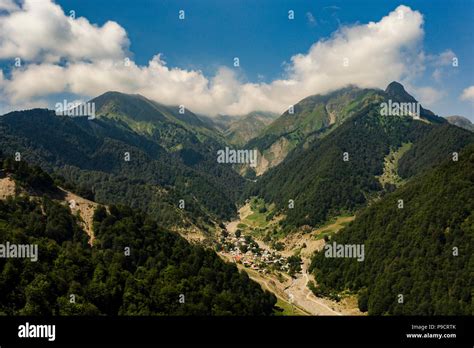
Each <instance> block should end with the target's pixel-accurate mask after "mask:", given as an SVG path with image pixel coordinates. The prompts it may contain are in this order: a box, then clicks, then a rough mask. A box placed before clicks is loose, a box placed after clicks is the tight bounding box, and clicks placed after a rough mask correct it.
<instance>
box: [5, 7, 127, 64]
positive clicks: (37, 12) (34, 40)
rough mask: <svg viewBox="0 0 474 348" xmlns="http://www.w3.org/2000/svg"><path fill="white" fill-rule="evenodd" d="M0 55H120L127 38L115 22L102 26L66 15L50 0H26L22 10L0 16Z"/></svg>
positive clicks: (70, 57)
mask: <svg viewBox="0 0 474 348" xmlns="http://www.w3.org/2000/svg"><path fill="white" fill-rule="evenodd" d="M0 33H1V34H0V59H8V58H15V57H20V58H22V60H27V61H41V62H58V61H59V60H60V59H61V58H65V59H67V60H68V61H76V60H91V61H95V60H99V59H102V58H115V59H120V58H123V57H124V55H125V53H126V51H127V48H128V45H129V42H128V39H127V34H126V32H125V30H124V29H123V28H122V27H121V26H119V25H118V24H117V23H115V22H107V23H105V24H104V25H103V26H102V27H98V26H95V25H92V24H91V23H89V21H88V20H87V19H85V18H77V19H73V18H71V17H69V16H66V15H65V14H64V12H63V10H62V9H61V7H60V6H58V5H56V4H54V3H52V2H51V1H50V0H42V1H38V0H25V1H24V3H23V6H22V8H21V11H17V10H14V11H9V14H8V15H5V16H0Z"/></svg>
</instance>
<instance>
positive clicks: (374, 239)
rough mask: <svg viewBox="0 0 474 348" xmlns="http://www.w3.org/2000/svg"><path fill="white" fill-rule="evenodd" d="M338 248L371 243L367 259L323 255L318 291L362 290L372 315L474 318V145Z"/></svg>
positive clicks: (376, 207)
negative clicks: (465, 316) (473, 274)
mask: <svg viewBox="0 0 474 348" xmlns="http://www.w3.org/2000/svg"><path fill="white" fill-rule="evenodd" d="M401 201H402V204H403V208H400V202H401ZM333 242H336V243H338V244H343V245H348V244H350V245H352V244H364V245H365V259H364V261H363V262H358V261H357V260H356V259H353V258H327V257H325V252H324V251H322V252H320V253H317V254H316V256H315V257H314V259H313V262H312V266H311V267H312V269H313V271H314V272H315V274H316V279H317V282H318V283H319V288H318V291H319V292H321V293H330V292H331V291H334V290H335V291H341V290H344V289H350V290H352V291H358V292H359V306H360V307H361V309H363V310H368V312H369V314H373V315H385V314H392V315H416V314H418V315H472V314H474V312H473V304H472V288H473V283H472V281H473V277H472V269H473V268H472V267H473V262H474V244H473V242H474V145H470V146H469V147H467V148H466V149H465V150H463V151H462V152H461V153H460V154H459V160H458V161H453V160H452V159H447V160H445V161H444V162H443V164H442V165H440V166H438V167H436V168H434V169H431V170H429V171H428V172H426V173H423V174H420V175H417V176H416V177H415V178H413V179H412V180H410V181H409V182H408V183H407V184H406V185H405V186H403V187H401V188H399V189H398V190H396V191H395V192H393V193H390V194H387V195H386V196H385V197H384V198H382V199H381V200H380V201H378V202H376V203H374V204H373V205H371V206H370V207H368V208H367V209H365V210H364V211H363V212H362V213H361V214H360V215H358V216H357V218H356V219H355V221H353V222H352V223H351V224H350V225H349V226H348V227H346V228H345V229H343V230H342V231H340V232H339V233H338V234H337V235H336V236H334V237H333V239H332V240H331V241H330V242H329V243H333ZM399 295H402V296H403V298H402V302H403V303H399V300H400V296H399Z"/></svg>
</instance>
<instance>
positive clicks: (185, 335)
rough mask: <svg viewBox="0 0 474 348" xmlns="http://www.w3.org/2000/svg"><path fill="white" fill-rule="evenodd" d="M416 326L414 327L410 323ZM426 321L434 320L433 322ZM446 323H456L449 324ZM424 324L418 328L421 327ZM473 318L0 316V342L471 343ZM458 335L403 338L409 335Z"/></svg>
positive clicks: (0, 344) (5, 344) (5, 347)
mask: <svg viewBox="0 0 474 348" xmlns="http://www.w3.org/2000/svg"><path fill="white" fill-rule="evenodd" d="M26 322H28V323H29V324H37V325H45V324H54V325H56V327H55V333H56V337H55V340H54V342H49V341H48V339H47V338H20V337H18V332H19V326H20V325H24V324H25V323H26ZM412 325H417V327H418V328H413V327H412ZM429 325H434V327H431V329H430V326H429ZM445 325H451V326H454V327H455V328H454V327H453V328H450V327H448V326H445ZM423 326H426V329H425V330H423V331H421V329H420V327H423ZM473 328H474V323H473V317H94V318H84V317H51V318H40V317H0V347H1V348H8V347H10V346H15V345H17V344H21V345H29V344H33V345H35V346H39V345H53V346H54V345H58V344H66V345H68V344H78V345H83V344H98V345H107V344H113V345H115V346H117V345H130V346H136V345H139V344H141V345H144V344H154V345H155V346H156V345H157V344H158V345H169V344H172V345H176V344H181V345H183V344H184V345H192V346H198V345H218V346H228V345H231V344H234V345H242V346H248V344H250V343H251V344H256V345H268V344H273V345H275V344H279V345H285V346H289V347H295V346H296V345H298V344H299V345H301V344H310V345H314V344H316V343H318V344H325V345H331V344H339V345H341V344H342V345H346V344H348V345H357V344H374V345H381V344H389V345H399V344H409V345H414V346H430V347H431V346H437V345H445V346H450V347H452V346H469V347H472V342H474V336H473ZM420 333H421V334H426V333H428V334H433V333H435V334H453V333H454V334H456V337H455V338H445V337H444V338H441V339H438V338H407V334H420Z"/></svg>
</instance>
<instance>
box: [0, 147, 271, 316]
mask: <svg viewBox="0 0 474 348" xmlns="http://www.w3.org/2000/svg"><path fill="white" fill-rule="evenodd" d="M0 162H2V166H3V168H4V171H3V173H4V175H11V176H12V177H13V178H15V180H16V181H18V184H19V185H22V186H23V185H26V186H25V187H28V188H30V189H33V188H34V189H35V190H36V191H37V192H44V194H43V196H42V197H41V198H40V197H37V196H35V197H30V196H28V195H25V194H22V195H21V196H16V197H10V198H8V199H6V200H0V243H2V244H4V243H9V245H12V244H28V245H37V246H38V254H37V260H36V261H33V260H32V259H29V258H0V314H3V315H41V316H49V315H268V314H272V313H273V307H274V304H275V303H276V298H275V296H274V295H271V294H269V293H267V292H264V291H263V290H262V289H261V288H260V286H259V285H258V284H257V283H254V282H253V281H251V280H250V279H249V277H248V276H247V275H246V274H245V273H240V272H239V271H238V270H237V268H236V267H235V265H232V264H227V263H224V262H223V261H222V260H221V259H220V258H219V257H218V256H217V255H216V254H215V253H214V252H213V251H211V250H206V249H204V248H202V247H201V246H198V245H191V244H189V243H188V242H186V241H185V240H184V239H183V238H181V237H180V236H179V235H177V234H175V233H171V232H168V231H166V230H165V229H163V228H161V227H159V226H158V224H157V223H156V221H155V220H153V219H151V218H149V217H148V216H146V215H145V214H143V213H141V212H137V211H134V210H132V209H130V208H127V207H124V206H115V205H111V206H110V207H109V209H108V211H107V210H106V209H105V208H103V207H101V208H99V209H98V210H96V212H95V215H94V233H95V236H96V241H95V243H94V246H93V247H92V248H91V247H90V246H89V245H88V244H87V240H88V236H87V234H86V233H85V232H84V231H83V230H81V229H80V227H79V224H78V221H77V218H76V217H75V216H73V215H72V214H71V211H70V210H69V208H68V207H65V206H64V205H61V204H59V203H58V202H56V201H54V200H52V199H51V198H50V193H51V192H53V191H54V190H55V189H56V188H55V186H54V184H53V180H52V178H51V177H49V176H48V175H47V174H46V173H44V172H43V171H42V170H41V169H39V168H37V167H36V168H31V167H29V166H28V165H26V164H25V163H24V162H20V163H21V164H19V163H18V162H15V161H12V160H6V159H5V160H4V159H3V158H2V156H0ZM15 163H16V164H15ZM72 299H73V300H72Z"/></svg>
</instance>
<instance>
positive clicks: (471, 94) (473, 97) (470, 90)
mask: <svg viewBox="0 0 474 348" xmlns="http://www.w3.org/2000/svg"><path fill="white" fill-rule="evenodd" d="M460 99H461V100H465V101H471V102H474V86H469V87H467V88H466V89H464V91H462V94H461V97H460Z"/></svg>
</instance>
